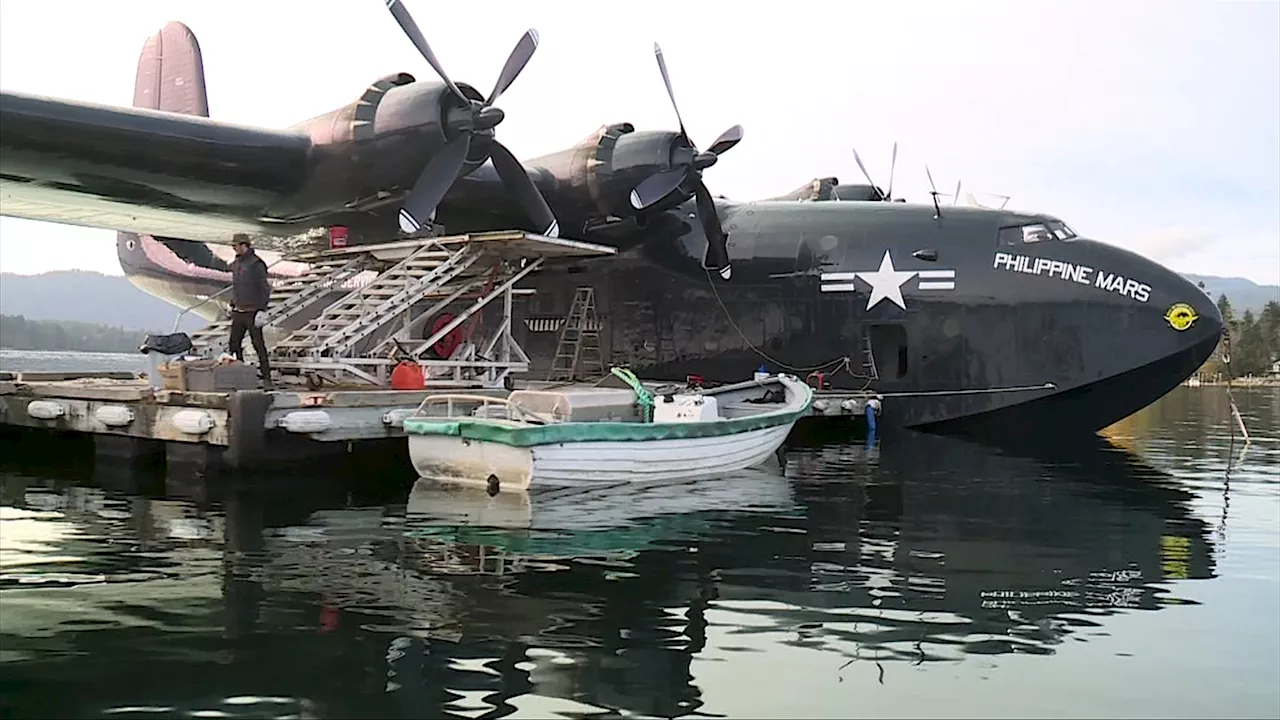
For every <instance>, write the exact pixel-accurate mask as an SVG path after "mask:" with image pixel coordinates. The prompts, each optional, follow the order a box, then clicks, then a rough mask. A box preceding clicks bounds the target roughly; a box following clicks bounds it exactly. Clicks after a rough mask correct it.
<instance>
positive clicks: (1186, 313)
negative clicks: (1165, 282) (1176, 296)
mask: <svg viewBox="0 0 1280 720" xmlns="http://www.w3.org/2000/svg"><path fill="white" fill-rule="evenodd" d="M1198 317H1200V316H1199V315H1196V311H1195V310H1193V309H1192V308H1191V306H1190V305H1188V304H1186V303H1174V304H1173V306H1172V307H1170V308H1169V311H1168V312H1166V313H1165V314H1164V319H1165V320H1168V321H1169V326H1170V327H1172V328H1173V329H1174V330H1177V331H1179V332H1181V331H1183V330H1186V329H1187V328H1189V327H1191V324H1192V323H1194V322H1195V321H1196V318H1198Z"/></svg>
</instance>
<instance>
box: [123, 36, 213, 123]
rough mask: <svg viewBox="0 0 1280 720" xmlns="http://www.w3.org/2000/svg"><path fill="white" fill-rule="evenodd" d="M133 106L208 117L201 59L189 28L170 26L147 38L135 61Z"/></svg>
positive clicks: (194, 37)
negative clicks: (136, 66)
mask: <svg viewBox="0 0 1280 720" xmlns="http://www.w3.org/2000/svg"><path fill="white" fill-rule="evenodd" d="M133 106H134V107H139V108H148V109H150V110H163V111H165V112H171V113H182V114H183V115H199V116H201V117H209V96H208V94H207V93H206V92H205V86H204V58H203V56H201V54H200V43H199V41H197V40H196V35H195V33H193V32H191V28H189V27H187V26H186V25H184V24H183V23H180V22H171V23H168V24H166V25H165V26H164V27H162V28H160V31H159V32H157V33H156V34H155V35H152V36H151V37H149V38H147V42H146V44H144V45H143V46H142V54H141V55H140V56H139V57H138V75H137V79H136V80H134V83H133Z"/></svg>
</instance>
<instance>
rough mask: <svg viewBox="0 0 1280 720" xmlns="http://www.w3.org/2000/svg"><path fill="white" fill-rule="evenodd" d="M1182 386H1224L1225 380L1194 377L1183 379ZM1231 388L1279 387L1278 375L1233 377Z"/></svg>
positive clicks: (1279, 379)
mask: <svg viewBox="0 0 1280 720" xmlns="http://www.w3.org/2000/svg"><path fill="white" fill-rule="evenodd" d="M1182 385H1183V387H1226V386H1227V381H1226V380H1200V381H1199V383H1195V381H1194V378H1192V379H1188V380H1184V381H1183V382H1182ZM1231 387H1233V388H1280V376H1274V377H1243V378H1233V379H1232V380H1231Z"/></svg>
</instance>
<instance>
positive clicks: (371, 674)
mask: <svg viewBox="0 0 1280 720" xmlns="http://www.w3.org/2000/svg"><path fill="white" fill-rule="evenodd" d="M1237 399H1238V400H1239V401H1240V403H1241V406H1242V407H1241V410H1242V411H1243V413H1244V415H1245V419H1246V422H1247V423H1248V425H1249V426H1250V428H1251V430H1252V432H1253V435H1254V438H1253V442H1252V443H1251V445H1250V446H1249V447H1248V448H1247V450H1246V451H1245V452H1244V454H1243V457H1241V449H1240V448H1239V447H1238V445H1237V446H1235V447H1234V449H1233V450H1231V451H1230V452H1229V448H1231V447H1232V443H1231V442H1230V440H1229V435H1228V430H1229V427H1230V426H1229V425H1228V423H1227V410H1226V403H1225V400H1224V393H1223V391H1222V390H1221V389H1217V388H1195V389H1190V388H1183V389H1179V390H1178V391H1176V392H1175V393H1173V394H1172V395H1170V396H1169V397H1168V398H1166V399H1165V400H1163V401H1162V402H1161V403H1159V404H1158V405H1156V406H1154V407H1152V408H1149V409H1148V410H1147V411H1144V412H1143V413H1141V414H1140V415H1138V416H1135V417H1134V418H1130V419H1129V420H1127V421H1126V422H1124V423H1122V424H1120V425H1119V426H1117V427H1115V428H1113V429H1111V430H1110V431H1109V432H1108V435H1109V439H1107V440H1103V441H1099V442H1098V443H1096V444H1092V445H1089V446H1087V447H1069V448H1067V447H1064V448H1059V449H1058V450H1057V451H1056V452H1055V453H1052V454H1047V455H1046V454H1042V455H1040V456H1039V457H1019V456H1015V455H1012V454H1009V453H1008V452H996V451H992V450H989V449H983V448H980V447H976V446H973V445H969V444H965V443H963V442H959V441H954V440H948V439H941V438H930V437H905V438H896V439H895V438H889V439H882V440H881V441H880V442H879V443H878V444H876V445H874V446H872V447H870V448H868V447H866V445H865V444H864V443H859V444H853V445H848V444H846V445H810V446H802V447H794V448H792V449H791V450H790V452H789V455H788V458H787V461H786V466H785V473H784V472H781V471H778V470H776V469H766V470H761V471H758V472H751V473H744V474H742V475H740V476H737V477H734V478H730V479H726V480H725V481H723V482H720V483H710V484H706V485H703V486H700V488H701V490H700V492H698V493H696V494H691V493H689V492H688V491H684V492H680V491H678V490H676V489H671V488H656V489H649V490H647V491H646V492H644V493H632V494H627V495H623V494H619V493H617V492H614V493H613V494H608V493H604V492H601V493H598V494H595V495H592V496H587V497H577V498H564V497H556V496H555V495H554V494H544V495H534V496H532V497H531V498H528V499H526V498H524V497H503V496H500V497H499V498H498V499H496V500H490V499H489V498H487V496H485V495H483V494H476V493H471V492H461V491H457V490H453V491H449V490H447V489H444V488H440V487H437V486H433V485H430V484H427V483H417V484H415V483H414V482H413V480H412V477H411V473H410V472H406V471H401V470H398V469H395V468H399V467H401V466H399V465H392V468H393V469H392V470H388V471H379V472H376V473H375V472H374V471H373V470H364V471H360V470H359V469H357V470H352V471H347V472H344V473H340V474H338V475H337V476H335V477H319V476H308V477H297V478H274V479H272V482H270V483H269V485H270V487H269V488H266V489H264V488H262V485H261V484H260V485H259V486H258V488H259V489H253V490H251V489H247V488H245V487H243V486H241V487H224V488H222V489H218V488H212V489H210V488H193V487H191V486H189V485H186V484H183V483H179V482H177V480H176V479H173V478H170V479H169V482H168V483H166V482H165V479H164V478H160V479H159V480H158V482H157V480H156V479H155V478H152V477H149V476H146V475H142V476H137V475H131V474H130V473H129V472H127V471H125V470H123V469H121V468H119V467H114V466H100V467H96V468H93V469H92V470H90V469H87V467H85V463H84V462H83V461H81V460H76V459H75V458H74V457H72V455H71V453H70V452H69V451H68V452H55V453H52V455H53V456H55V457H54V460H51V461H50V462H54V461H56V463H57V464H56V465H36V466H33V465H31V464H30V463H27V462H25V461H24V462H23V463H22V464H16V463H18V461H17V460H14V459H13V456H12V455H11V453H10V452H9V451H8V450H6V452H5V453H4V454H3V455H4V460H3V461H2V462H3V463H4V466H3V467H5V468H6V469H5V470H4V471H3V473H2V474H0V506H2V507H0V566H2V567H0V693H3V698H2V699H0V715H3V716H11V717H15V718H18V717H20V718H36V717H313V718H354V717H420V718H426V717H506V716H511V717H524V718H545V717H565V718H584V717H624V716H626V717H631V716H640V717H655V716H656V717H679V716H687V717H734V718H740V717H828V718H847V717H899V716H906V717H929V716H936V717H943V716H948V717H949V716H967V717H997V716H999V717H1028V716H1056V717H1083V716H1092V717H1104V716H1105V717H1121V716H1127V717H1132V716H1146V717H1153V716H1160V717H1271V718H1275V717H1277V716H1280V440H1277V429H1278V428H1280V391H1277V390H1258V391H1251V392H1238V393H1237ZM1229 463H1231V465H1232V467H1231V469H1230V472H1229V473H1228V464H1229ZM104 465H105V464H104ZM403 467H404V468H406V469H407V467H408V464H407V461H406V462H405V464H404V465H403ZM166 487H167V490H166V489H165V488H166ZM193 498H194V499H193Z"/></svg>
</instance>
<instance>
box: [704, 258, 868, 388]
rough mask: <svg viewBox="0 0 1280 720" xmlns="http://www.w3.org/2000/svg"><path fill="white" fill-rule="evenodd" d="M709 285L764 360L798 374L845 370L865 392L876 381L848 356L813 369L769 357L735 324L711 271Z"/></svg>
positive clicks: (742, 334) (741, 333) (741, 334)
mask: <svg viewBox="0 0 1280 720" xmlns="http://www.w3.org/2000/svg"><path fill="white" fill-rule="evenodd" d="M707 284H708V285H709V286H711V293H712V294H713V295H715V296H716V304H717V305H719V306H720V310H721V312H723V313H724V317H725V319H726V320H728V321H729V325H731V326H732V327H733V329H734V330H735V331H736V332H737V333H738V337H740V338H742V342H744V343H746V345H747V347H749V348H751V350H752V352H754V353H755V354H757V355H759V356H760V357H762V358H764V359H765V360H767V361H769V362H771V363H773V364H774V365H777V366H778V367H781V368H783V369H786V370H791V371H793V372H798V373H812V372H817V371H819V370H824V369H826V368H829V367H835V368H836V369H835V370H833V371H832V372H831V374H832V375H835V374H836V373H838V372H840V371H841V370H844V371H846V372H848V373H849V374H850V375H852V376H853V377H855V378H860V379H864V380H866V381H867V382H866V383H865V384H864V385H863V386H862V388H861V389H863V390H865V389H867V387H869V386H870V385H871V383H872V381H874V380H875V378H873V377H871V376H870V375H864V374H862V373H860V372H854V370H853V359H852V358H850V357H849V356H848V355H844V356H842V357H838V358H835V359H832V360H828V361H827V362H824V363H822V364H821V365H814V366H813V367H796V366H795V365H789V364H787V363H784V362H782V361H781V360H779V359H777V358H775V357H773V356H771V355H769V354H768V353H766V352H765V351H764V350H761V349H760V348H758V347H756V345H755V343H753V342H751V340H750V339H748V338H747V334H746V333H744V332H742V328H740V327H738V323H736V322H734V320H733V316H732V315H730V314H729V308H728V307H726V306H725V304H724V300H722V299H721V298H720V291H719V290H717V289H716V283H715V280H713V279H712V277H711V271H710V270H708V271H707Z"/></svg>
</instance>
